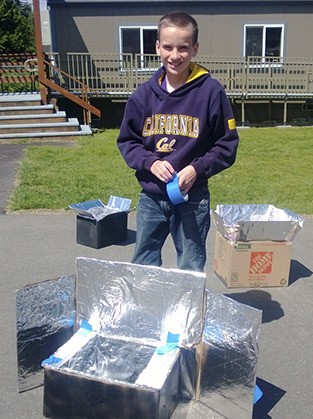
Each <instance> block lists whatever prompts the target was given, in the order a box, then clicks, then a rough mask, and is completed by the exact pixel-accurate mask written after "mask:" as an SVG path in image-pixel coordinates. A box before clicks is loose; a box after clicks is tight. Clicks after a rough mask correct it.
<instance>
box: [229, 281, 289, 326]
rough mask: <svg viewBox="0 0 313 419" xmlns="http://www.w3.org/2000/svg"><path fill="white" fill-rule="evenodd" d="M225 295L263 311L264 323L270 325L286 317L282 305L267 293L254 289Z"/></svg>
mask: <svg viewBox="0 0 313 419" xmlns="http://www.w3.org/2000/svg"><path fill="white" fill-rule="evenodd" d="M225 295H226V296H227V297H230V298H232V299H233V300H235V301H238V302H239V303H242V304H247V305H248V306H251V307H253V308H257V309H258V310H262V311H263V317H262V323H270V322H272V321H273V320H278V319H280V318H281V317H283V316H284V310H283V309H282V307H281V305H280V303H279V302H278V301H275V300H272V296H271V294H269V293H268V292H266V291H262V290H259V289H253V290H251V291H246V292H240V293H233V294H225Z"/></svg>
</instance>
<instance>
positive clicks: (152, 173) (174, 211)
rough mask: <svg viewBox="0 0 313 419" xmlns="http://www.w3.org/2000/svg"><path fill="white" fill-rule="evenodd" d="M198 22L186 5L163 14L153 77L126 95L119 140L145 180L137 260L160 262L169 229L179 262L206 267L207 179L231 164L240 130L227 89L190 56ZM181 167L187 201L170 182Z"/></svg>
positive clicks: (190, 267)
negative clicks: (173, 195) (173, 193)
mask: <svg viewBox="0 0 313 419" xmlns="http://www.w3.org/2000/svg"><path fill="white" fill-rule="evenodd" d="M198 47H199V44H198V26H197V22H196V21H195V20H194V18H193V17H191V16H190V15H188V14H186V13H184V12H172V13H169V14H167V15H165V16H163V17H162V18H161V19H160V21H159V25H158V36H157V41H156V52H157V54H158V55H159V56H160V58H161V61H162V64H163V66H162V68H160V69H159V70H158V71H157V72H156V73H155V74H154V75H153V76H152V77H151V79H150V80H149V81H147V82H146V83H144V84H142V85H141V86H139V88H138V89H137V90H136V92H135V93H134V94H133V95H132V96H131V97H130V98H129V100H128V102H127V104H126V107H125V113H124V118H123V121H122V124H121V127H120V133H119V136H118V139H117V145H118V148H119V150H120V152H121V154H122V156H123V158H124V159H125V161H126V163H127V165H128V166H130V167H131V168H133V169H135V170H136V177H137V179H138V181H139V183H140V185H141V187H142V191H141V193H140V198H139V203H138V211H137V237H136V246H135V252H134V256H133V259H132V262H133V263H138V264H144V265H155V266H161V265H162V255H161V251H162V247H163V244H164V242H165V239H166V237H167V236H168V235H169V234H171V235H172V238H173V241H174V245H175V248H176V252H177V267H178V268H179V269H187V270H196V271H203V270H204V265H205V262H206V238H207V235H208V232H209V228H210V194H209V191H208V182H207V180H208V178H210V177H211V176H213V175H215V174H217V173H219V172H221V171H222V170H224V169H226V168H228V167H230V166H231V165H232V164H233V163H234V161H235V158H236V151H237V146H238V134H237V131H236V126H235V120H234V117H233V113H232V109H231V106H230V104H229V102H228V99H227V96H226V94H225V91H224V88H223V87H222V86H221V84H220V83H219V82H218V81H216V80H214V79H212V78H211V77H210V75H209V72H208V71H207V70H206V69H205V68H203V67H200V66H198V65H197V64H195V63H192V62H191V61H192V59H193V58H194V57H195V56H196V55H197V52H198ZM175 173H177V176H178V185H179V189H180V192H181V193H182V194H187V193H188V197H189V199H188V201H186V202H183V203H179V204H177V205H174V204H172V202H171V200H170V199H169V196H168V195H167V192H166V184H167V183H168V182H169V181H171V180H172V179H173V176H174V175H175Z"/></svg>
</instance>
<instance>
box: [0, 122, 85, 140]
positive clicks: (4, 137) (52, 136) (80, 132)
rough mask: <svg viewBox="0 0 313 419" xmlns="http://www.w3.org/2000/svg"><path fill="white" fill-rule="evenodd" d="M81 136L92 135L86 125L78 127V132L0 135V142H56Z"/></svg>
mask: <svg viewBox="0 0 313 419" xmlns="http://www.w3.org/2000/svg"><path fill="white" fill-rule="evenodd" d="M83 135H92V131H91V129H90V127H89V126H88V125H80V126H79V130H78V131H54V132H47V131H45V132H31V133H25V132H21V133H10V134H9V133H6V134H0V142H1V140H13V139H14V140H23V139H34V140H35V139H37V140H39V139H41V138H42V139H44V140H48V139H50V140H58V139H62V140H63V139H66V138H69V139H72V140H74V139H75V137H77V138H78V137H81V136H83Z"/></svg>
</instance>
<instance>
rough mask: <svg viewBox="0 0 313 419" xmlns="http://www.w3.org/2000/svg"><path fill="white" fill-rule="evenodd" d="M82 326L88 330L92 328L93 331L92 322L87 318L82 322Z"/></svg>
mask: <svg viewBox="0 0 313 419" xmlns="http://www.w3.org/2000/svg"><path fill="white" fill-rule="evenodd" d="M80 327H82V328H83V329H86V330H90V331H91V332H92V326H91V324H90V323H88V322H87V320H85V319H83V320H82V321H81V323H80Z"/></svg>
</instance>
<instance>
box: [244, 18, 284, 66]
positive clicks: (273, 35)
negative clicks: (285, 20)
mask: <svg viewBox="0 0 313 419" xmlns="http://www.w3.org/2000/svg"><path fill="white" fill-rule="evenodd" d="M283 39H284V25H245V30H244V56H245V57H258V58H257V59H256V60H257V61H258V62H263V63H264V62H280V58H281V57H283ZM261 57H262V58H261Z"/></svg>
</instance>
